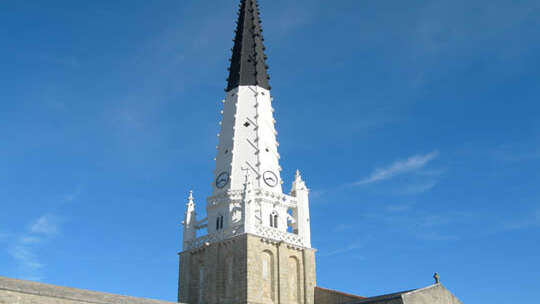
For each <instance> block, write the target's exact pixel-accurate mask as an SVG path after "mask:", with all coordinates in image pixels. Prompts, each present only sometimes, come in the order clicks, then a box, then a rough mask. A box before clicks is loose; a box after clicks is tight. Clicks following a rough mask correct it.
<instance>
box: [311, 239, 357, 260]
mask: <svg viewBox="0 0 540 304" xmlns="http://www.w3.org/2000/svg"><path fill="white" fill-rule="evenodd" d="M360 248H362V245H361V244H360V242H359V241H356V242H352V243H350V244H349V245H347V246H345V247H343V248H340V249H335V250H331V251H326V252H325V251H323V250H321V252H320V253H319V256H320V257H330V256H335V255H341V254H345V253H349V252H351V251H355V250H358V249H360ZM356 258H364V257H363V256H357V257H356Z"/></svg>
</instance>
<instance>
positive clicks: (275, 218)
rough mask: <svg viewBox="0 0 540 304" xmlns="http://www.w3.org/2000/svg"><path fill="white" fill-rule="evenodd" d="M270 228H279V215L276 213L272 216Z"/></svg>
mask: <svg viewBox="0 0 540 304" xmlns="http://www.w3.org/2000/svg"><path fill="white" fill-rule="evenodd" d="M270 227H272V228H277V227H278V215H277V213H276V212H275V211H274V212H272V213H271V214H270Z"/></svg>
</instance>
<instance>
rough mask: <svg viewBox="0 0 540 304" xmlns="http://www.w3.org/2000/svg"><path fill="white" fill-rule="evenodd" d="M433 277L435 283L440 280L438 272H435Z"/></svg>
mask: <svg viewBox="0 0 540 304" xmlns="http://www.w3.org/2000/svg"><path fill="white" fill-rule="evenodd" d="M433 278H434V279H435V284H439V283H440V282H441V278H440V277H439V274H438V273H436V272H435V274H434V275H433Z"/></svg>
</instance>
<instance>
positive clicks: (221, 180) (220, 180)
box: [216, 172, 229, 189]
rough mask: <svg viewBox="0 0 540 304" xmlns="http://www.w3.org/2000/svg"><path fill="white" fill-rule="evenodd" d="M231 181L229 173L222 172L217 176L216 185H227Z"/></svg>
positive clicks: (221, 186)
mask: <svg viewBox="0 0 540 304" xmlns="http://www.w3.org/2000/svg"><path fill="white" fill-rule="evenodd" d="M228 183H229V173H228V172H221V173H220V174H219V175H218V177H217V178H216V187H218V188H219V189H221V188H223V187H225V186H226V185H227V184H228Z"/></svg>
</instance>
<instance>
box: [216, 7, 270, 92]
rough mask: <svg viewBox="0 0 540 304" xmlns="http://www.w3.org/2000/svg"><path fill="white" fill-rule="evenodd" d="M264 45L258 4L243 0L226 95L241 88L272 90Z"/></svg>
mask: <svg viewBox="0 0 540 304" xmlns="http://www.w3.org/2000/svg"><path fill="white" fill-rule="evenodd" d="M263 41H264V38H263V36H262V28H261V20H260V18H259V4H258V3H257V0H241V2H240V11H239V13H238V24H237V27H236V37H235V38H234V47H233V49H232V52H233V53H232V58H231V60H230V61H231V66H230V68H229V78H227V81H228V84H227V89H226V91H230V90H232V89H234V88H236V87H238V86H241V85H258V86H260V87H263V88H265V89H268V90H269V89H270V85H269V84H268V80H269V79H270V77H269V76H268V73H267V71H266V70H267V69H268V66H267V65H266V55H265V54H264V50H265V49H266V48H265V47H264V45H263Z"/></svg>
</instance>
